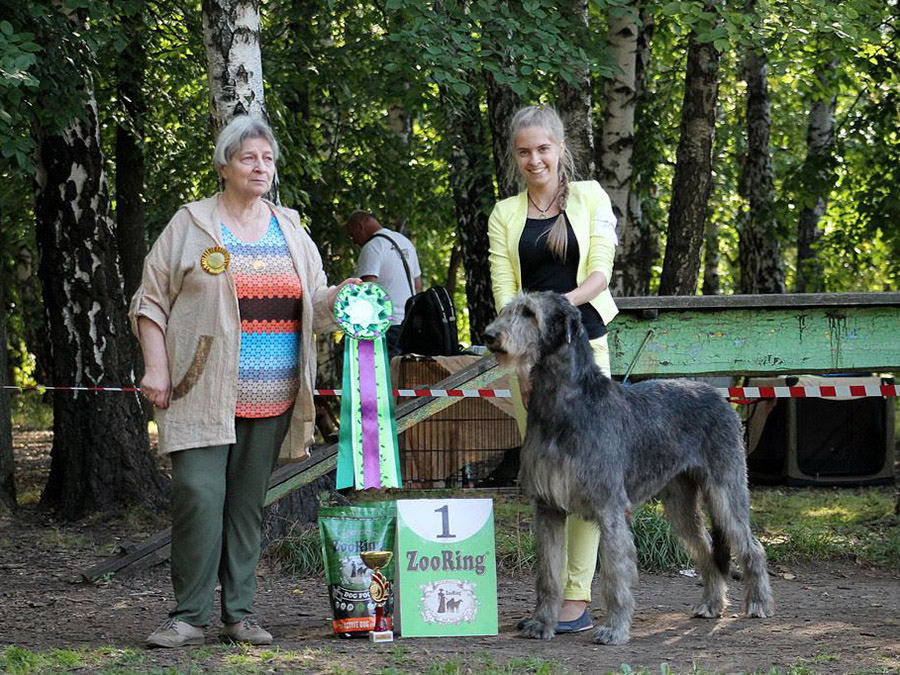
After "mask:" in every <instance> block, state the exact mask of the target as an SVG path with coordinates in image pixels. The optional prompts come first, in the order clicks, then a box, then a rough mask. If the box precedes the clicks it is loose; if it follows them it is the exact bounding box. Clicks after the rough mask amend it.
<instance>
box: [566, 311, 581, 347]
mask: <svg viewBox="0 0 900 675" xmlns="http://www.w3.org/2000/svg"><path fill="white" fill-rule="evenodd" d="M579 330H581V311H580V310H579V309H578V308H577V307H572V309H571V311H569V312H566V344H572V340H573V339H574V338H575V336H576V335H578V331H579Z"/></svg>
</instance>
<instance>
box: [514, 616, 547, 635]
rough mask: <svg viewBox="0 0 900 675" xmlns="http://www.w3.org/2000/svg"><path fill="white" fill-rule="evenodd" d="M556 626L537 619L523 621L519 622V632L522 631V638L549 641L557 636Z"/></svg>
mask: <svg viewBox="0 0 900 675" xmlns="http://www.w3.org/2000/svg"><path fill="white" fill-rule="evenodd" d="M554 628H555V625H554V624H551V623H544V622H543V621H538V620H537V619H535V618H533V617H532V618H529V619H522V620H521V621H520V622H519V630H520V631H522V636H523V637H527V638H534V639H538V640H549V639H550V638H552V637H553V636H554V635H556V630H555V629H554Z"/></svg>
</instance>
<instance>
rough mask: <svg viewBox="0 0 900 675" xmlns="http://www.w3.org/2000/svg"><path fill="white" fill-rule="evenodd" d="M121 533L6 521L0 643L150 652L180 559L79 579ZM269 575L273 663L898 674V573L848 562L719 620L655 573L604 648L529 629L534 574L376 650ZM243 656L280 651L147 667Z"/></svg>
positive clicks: (321, 606)
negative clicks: (337, 632)
mask: <svg viewBox="0 0 900 675" xmlns="http://www.w3.org/2000/svg"><path fill="white" fill-rule="evenodd" d="M18 461H19V462H20V463H21V464H20V466H21V467H22V469H23V472H24V473H26V474H27V473H28V472H31V471H34V470H37V469H36V466H37V464H39V463H40V461H39V459H36V458H35V457H33V456H32V455H30V454H29V453H27V452H25V451H24V450H22V447H21V444H20V452H19V457H18ZM120 528H121V526H119V525H116V524H115V523H112V524H103V523H93V524H91V525H84V524H81V525H63V524H60V523H55V522H53V521H51V520H49V519H47V518H46V517H44V516H42V515H41V514H40V513H38V512H37V511H36V510H35V509H34V507H25V508H23V509H22V510H21V512H20V514H19V515H18V516H17V517H16V518H15V519H10V518H2V519H0V650H2V649H3V648H4V647H5V646H6V645H16V646H18V647H23V648H27V649H29V650H32V651H47V650H50V649H59V648H91V647H101V646H113V647H116V648H120V649H136V650H143V640H144V638H145V637H146V636H147V635H148V634H149V633H150V632H151V631H152V630H153V629H154V628H155V627H156V626H157V624H158V623H159V622H160V621H162V620H163V619H164V618H165V616H166V612H167V611H168V609H170V608H171V606H172V591H171V584H170V580H169V568H168V565H167V564H162V565H159V566H157V567H155V568H151V569H148V570H143V571H140V572H138V573H136V574H133V575H130V576H116V577H114V578H112V579H111V580H109V581H107V582H103V583H99V584H95V585H89V584H85V583H81V582H80V580H79V573H80V572H81V571H82V570H85V569H87V568H89V567H90V566H92V565H94V564H96V563H98V562H100V561H101V560H103V559H105V558H106V557H107V556H109V555H110V553H111V552H112V551H113V550H114V549H115V546H116V545H117V544H122V543H124V542H126V541H134V540H138V539H140V538H141V534H142V535H143V536H148V535H149V534H152V532H150V531H147V532H144V533H140V534H136V533H135V532H133V531H132V532H126V531H121V529H120ZM259 574H260V576H259V593H258V597H257V603H256V608H257V611H258V613H259V615H260V618H261V619H262V621H263V623H264V625H266V627H268V628H269V630H270V631H271V632H272V633H273V634H274V635H275V637H276V644H275V647H276V648H277V650H278V652H279V653H281V654H282V655H283V656H284V658H282V659H281V660H278V659H273V660H271V663H272V664H273V665H272V667H271V669H270V670H271V672H309V673H333V672H348V673H352V672H359V673H370V672H374V673H377V672H380V671H381V669H383V668H388V667H394V668H400V669H401V670H402V671H403V672H411V673H415V672H423V673H424V672H425V671H427V670H428V668H430V667H431V666H432V665H433V664H436V663H440V662H443V661H448V660H453V661H455V662H457V663H460V664H470V665H477V664H479V663H483V662H484V661H485V660H493V662H495V663H499V664H505V663H509V662H510V661H513V660H519V659H524V658H527V657H539V658H542V659H546V660H550V661H554V662H558V663H560V664H562V665H564V666H565V667H566V668H567V669H568V670H569V671H570V672H574V673H602V672H607V671H609V670H615V669H617V668H619V667H620V665H621V664H628V665H629V666H631V667H632V668H635V669H636V668H638V667H644V668H646V669H648V670H649V671H650V672H660V667H661V665H662V664H668V665H669V666H670V667H671V668H672V669H673V670H674V671H675V672H678V673H684V672H690V671H691V668H692V666H694V665H696V666H700V667H702V668H703V669H704V670H706V671H708V672H717V673H738V672H741V671H744V672H750V671H754V670H761V671H764V672H765V671H768V670H769V669H770V668H773V667H774V668H779V669H782V670H787V669H788V668H789V667H790V666H792V665H798V664H806V665H807V667H808V670H806V671H805V672H814V673H858V672H892V673H893V672H897V673H900V574H897V573H890V572H885V571H881V570H873V569H864V568H860V567H856V566H854V565H852V564H850V563H841V564H834V565H831V564H829V565H824V566H821V567H811V566H804V567H797V568H791V569H786V568H777V569H772V574H773V578H772V582H773V590H774V594H775V598H776V603H777V606H776V612H777V613H776V616H775V617H774V618H772V619H767V620H750V619H746V618H744V617H742V616H741V615H740V608H741V602H740V593H741V585H740V582H735V583H733V584H732V586H731V589H730V592H729V595H730V598H731V602H732V605H731V610H732V611H731V612H729V613H727V614H726V616H725V617H723V618H722V619H720V620H717V621H707V620H698V619H691V618H689V616H688V610H689V608H690V606H691V604H692V603H693V602H694V601H695V600H696V599H697V598H698V597H699V593H700V589H699V586H698V581H697V579H694V578H690V577H686V576H682V575H679V574H673V575H667V576H658V575H649V574H644V575H642V576H641V579H640V581H639V584H638V586H637V588H636V593H635V595H636V600H637V610H636V612H635V617H634V625H633V630H632V640H631V642H629V643H628V644H626V645H623V646H619V647H609V646H600V645H595V644H594V643H593V642H592V640H591V634H590V632H585V633H580V634H577V635H567V636H560V637H557V638H555V639H553V640H550V641H531V640H526V639H523V638H521V637H519V636H518V634H517V631H516V628H515V624H516V622H517V621H518V619H519V618H520V617H522V616H523V615H524V614H525V613H526V612H527V611H528V609H529V607H530V605H531V597H532V591H531V581H530V580H529V579H513V578H506V577H501V578H500V580H499V612H500V634H499V635H497V636H490V637H471V638H441V639H436V638H428V639H422V638H412V639H403V638H398V639H397V640H396V641H395V643H394V644H393V645H374V644H370V643H368V642H367V641H364V640H342V639H339V638H336V637H334V636H333V635H332V633H331V628H330V618H331V617H330V608H329V604H328V596H327V590H326V587H325V585H324V583H323V582H322V580H320V579H314V578H291V577H288V576H285V575H283V574H281V573H280V572H279V571H278V570H277V569H275V568H273V567H272V566H271V565H270V564H268V562H265V561H264V563H263V564H261V566H260V572H259ZM595 595H599V594H598V593H597V589H596V587H595ZM592 611H593V615H594V618H595V622H596V621H597V620H598V619H600V618H601V617H602V608H601V607H599V606H598V603H595V605H594V607H593V608H592ZM219 627H220V624H219V623H218V622H216V623H214V624H213V625H212V626H211V627H210V629H209V630H208V632H207V643H208V644H210V643H212V644H217V640H216V636H217V634H218V629H219ZM265 651H267V652H268V651H271V650H265ZM238 652H240V653H243V654H258V655H262V657H263V658H269V657H266V655H265V654H263V653H262V652H263V650H252V649H251V650H247V649H246V648H245V649H243V650H242V649H241V648H239V647H234V646H228V647H225V646H222V647H219V648H217V649H213V650H210V649H199V650H198V649H186V650H154V651H152V652H147V653H146V657H145V660H144V661H143V663H142V665H141V666H140V668H139V670H140V671H144V670H155V669H160V668H166V667H173V668H175V669H177V670H179V671H180V670H183V669H184V670H186V669H189V668H193V669H194V670H196V669H197V668H198V667H199V668H201V669H203V670H206V671H210V670H215V669H216V668H217V667H219V666H220V665H221V664H222V663H223V659H226V657H227V655H228V654H231V653H238ZM135 668H136V669H137V666H135Z"/></svg>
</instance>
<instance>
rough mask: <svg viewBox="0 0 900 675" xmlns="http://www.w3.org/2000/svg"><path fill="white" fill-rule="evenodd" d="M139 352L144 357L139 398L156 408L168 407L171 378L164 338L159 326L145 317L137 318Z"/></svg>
mask: <svg viewBox="0 0 900 675" xmlns="http://www.w3.org/2000/svg"><path fill="white" fill-rule="evenodd" d="M138 332H139V334H140V342H141V352H142V353H143V355H144V376H143V377H142V378H141V396H143V397H144V398H145V399H147V400H148V401H150V402H151V403H152V404H153V405H155V406H156V407H157V408H168V407H169V396H170V395H171V393H172V377H171V375H170V374H169V359H168V356H167V355H166V336H165V334H164V333H163V331H162V328H160V327H159V325H158V324H157V323H156V322H155V321H152V320H150V319H148V318H147V317H146V316H142V317H140V318H138Z"/></svg>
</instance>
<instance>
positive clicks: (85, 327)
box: [35, 76, 167, 520]
mask: <svg viewBox="0 0 900 675" xmlns="http://www.w3.org/2000/svg"><path fill="white" fill-rule="evenodd" d="M80 84H81V85H82V86H84V87H86V91H88V93H89V94H90V96H89V102H88V104H87V106H86V109H85V111H84V118H83V119H81V120H77V121H75V122H72V123H71V124H69V125H68V126H67V127H66V128H65V129H63V131H62V132H61V133H53V132H47V131H45V130H44V129H43V128H41V127H40V126H39V125H37V126H36V127H35V133H36V137H37V144H38V152H37V159H36V164H37V172H36V181H35V183H36V198H35V216H36V220H37V241H38V246H39V249H40V252H41V264H40V268H39V270H38V273H39V276H40V279H41V283H42V286H43V296H44V306H45V307H46V311H47V316H48V318H49V327H48V332H49V334H50V338H51V343H52V364H51V368H50V369H49V370H50V372H51V374H52V377H53V384H54V385H57V386H96V387H99V386H121V385H128V384H130V383H132V382H134V379H135V378H134V371H133V369H132V366H131V363H130V356H131V346H130V337H129V335H128V326H127V320H126V316H125V312H126V309H125V299H124V296H123V293H122V277H121V273H120V271H119V265H118V259H117V250H116V238H115V232H114V230H113V223H112V220H111V218H110V213H109V197H108V194H109V193H108V188H107V182H106V175H105V173H104V170H103V157H102V153H101V150H100V136H99V128H98V123H97V106H96V102H95V100H94V98H93V84H92V82H91V81H90V78H89V76H84V79H83V81H82V82H81V83H80ZM53 399H54V400H53V448H52V450H51V463H50V477H49V480H48V482H47V486H46V488H45V490H44V493H43V495H42V497H41V504H42V505H43V506H46V507H49V508H51V509H53V510H54V511H55V512H56V514H57V516H58V517H60V518H63V519H67V520H76V519H78V518H80V517H82V516H85V515H87V514H89V513H91V512H95V511H104V512H110V511H114V510H117V509H122V508H127V507H130V506H136V505H140V506H145V507H151V508H154V507H162V506H163V505H164V504H165V503H166V498H167V484H166V481H165V480H164V478H163V477H162V475H161V474H160V473H159V471H158V470H157V467H156V463H155V461H154V459H153V457H152V456H151V454H150V451H149V440H148V436H147V427H146V424H145V422H144V416H143V413H142V410H141V405H140V402H139V401H138V395H137V393H134V392H128V393H125V392H116V393H112V392H109V393H107V392H81V391H73V392H59V393H58V394H57V395H56V396H54V397H53Z"/></svg>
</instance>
